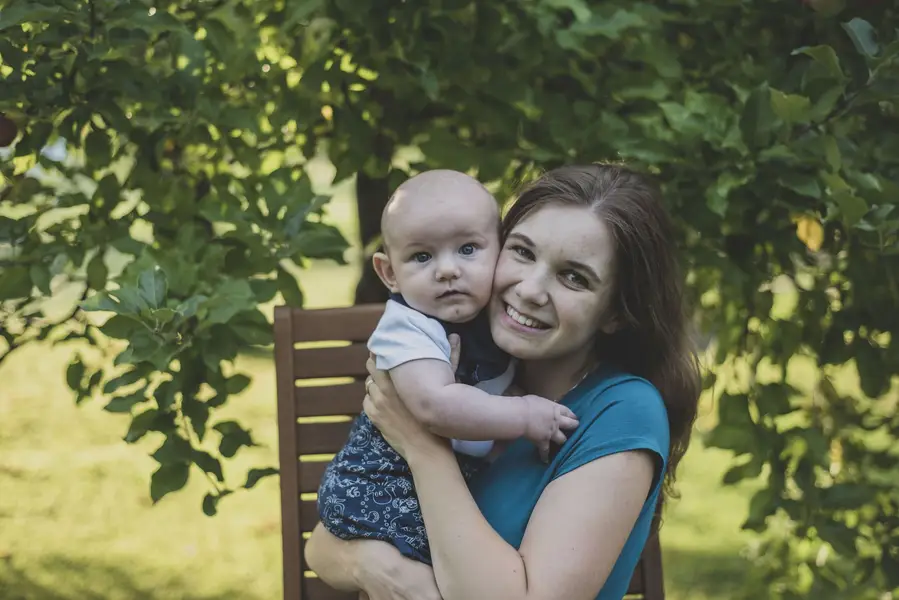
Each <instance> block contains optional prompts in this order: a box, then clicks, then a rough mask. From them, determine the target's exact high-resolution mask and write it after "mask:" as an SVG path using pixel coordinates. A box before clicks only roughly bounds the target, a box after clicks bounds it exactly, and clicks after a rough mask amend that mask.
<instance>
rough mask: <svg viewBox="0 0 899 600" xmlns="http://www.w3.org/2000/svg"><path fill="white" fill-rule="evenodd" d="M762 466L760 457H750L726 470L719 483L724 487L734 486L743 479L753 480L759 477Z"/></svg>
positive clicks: (762, 462)
mask: <svg viewBox="0 0 899 600" xmlns="http://www.w3.org/2000/svg"><path fill="white" fill-rule="evenodd" d="M764 464H765V463H764V461H763V460H762V458H761V456H758V455H756V456H752V457H751V458H750V459H749V460H747V461H745V462H743V463H741V464H738V465H734V466H733V467H731V468H730V469H728V471H727V472H726V473H725V474H724V477H723V478H722V480H721V481H722V483H723V484H724V485H734V484H736V483H739V482H741V481H743V480H744V479H754V478H756V477H758V476H759V475H761V473H762V467H763V466H764Z"/></svg>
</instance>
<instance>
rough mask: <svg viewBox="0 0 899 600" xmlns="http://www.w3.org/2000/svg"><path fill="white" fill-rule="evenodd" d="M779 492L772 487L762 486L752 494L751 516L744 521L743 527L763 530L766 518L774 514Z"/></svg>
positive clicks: (750, 502)
mask: <svg viewBox="0 0 899 600" xmlns="http://www.w3.org/2000/svg"><path fill="white" fill-rule="evenodd" d="M776 500H777V494H776V493H775V491H774V490H773V489H771V488H770V487H766V488H762V489H760V490H759V491H757V492H756V493H755V494H753V496H752V500H750V501H749V516H748V517H747V519H746V521H745V522H744V523H743V529H749V530H753V531H761V530H762V529H764V527H765V520H766V519H767V518H768V516H769V515H771V514H773V512H774V508H775V502H776Z"/></svg>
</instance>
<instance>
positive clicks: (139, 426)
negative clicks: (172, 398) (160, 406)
mask: <svg viewBox="0 0 899 600" xmlns="http://www.w3.org/2000/svg"><path fill="white" fill-rule="evenodd" d="M158 416H159V411H158V410H156V409H155V408H151V409H148V410H146V411H144V412H142V413H140V414H138V415H135V416H134V417H133V418H132V419H131V425H129V427H128V432H127V433H126V434H125V437H124V438H123V439H124V440H125V441H126V442H128V443H129V444H133V443H134V442H136V441H138V440H139V439H141V438H142V437H144V435H146V434H147V432H148V431H150V428H151V427H153V425H154V423H155V422H156V419H157V417H158Z"/></svg>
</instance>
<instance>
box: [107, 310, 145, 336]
mask: <svg viewBox="0 0 899 600" xmlns="http://www.w3.org/2000/svg"><path fill="white" fill-rule="evenodd" d="M141 327H143V326H142V325H141V324H140V323H138V322H137V321H135V320H134V319H132V318H130V317H126V316H124V315H113V316H112V318H110V319H108V320H107V321H106V322H105V323H103V325H101V326H100V331H102V332H103V335H105V336H108V337H111V338H113V339H117V340H127V339H130V338H131V336H132V335H134V332H135V331H137V330H138V329H140V328H141Z"/></svg>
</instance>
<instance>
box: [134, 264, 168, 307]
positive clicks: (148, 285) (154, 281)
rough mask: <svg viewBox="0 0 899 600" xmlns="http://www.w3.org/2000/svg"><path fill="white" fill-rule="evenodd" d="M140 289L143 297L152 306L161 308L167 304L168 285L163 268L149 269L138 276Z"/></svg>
mask: <svg viewBox="0 0 899 600" xmlns="http://www.w3.org/2000/svg"><path fill="white" fill-rule="evenodd" d="M137 285H138V289H139V291H140V295H141V298H143V299H144V301H145V302H146V303H147V305H149V306H150V307H152V308H161V307H163V306H164V305H165V296H166V291H167V288H168V285H167V283H166V277H165V273H163V272H162V270H161V269H148V270H146V271H144V272H142V273H141V274H140V276H139V277H138V284H137Z"/></svg>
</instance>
